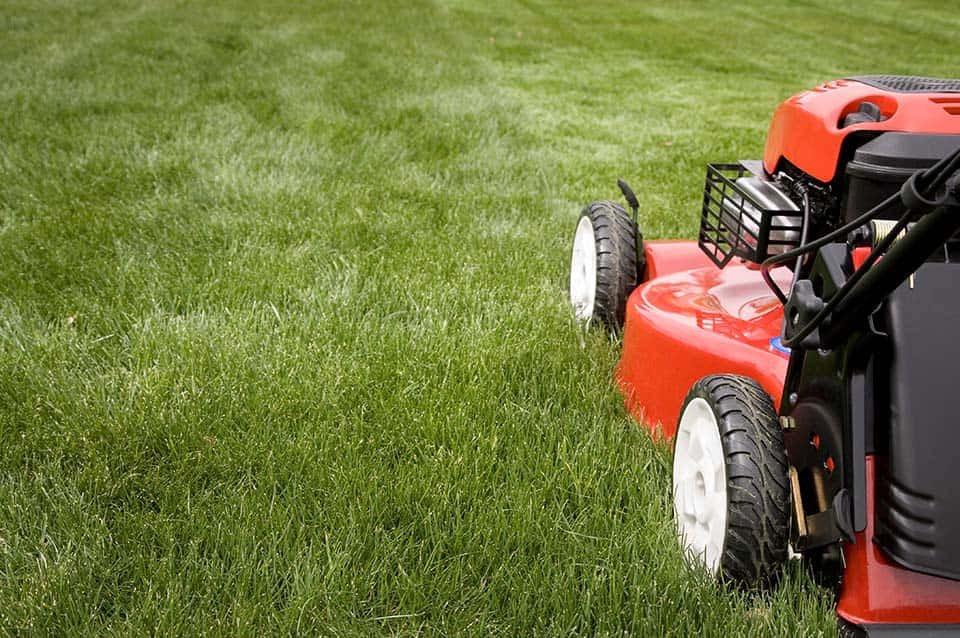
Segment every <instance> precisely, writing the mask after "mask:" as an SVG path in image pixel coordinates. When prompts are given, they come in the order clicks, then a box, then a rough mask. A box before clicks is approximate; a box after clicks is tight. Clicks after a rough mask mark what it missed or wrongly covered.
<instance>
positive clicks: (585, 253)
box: [570, 201, 638, 332]
mask: <svg viewBox="0 0 960 638" xmlns="http://www.w3.org/2000/svg"><path fill="white" fill-rule="evenodd" d="M637 250H638V247H637V229H636V226H635V225H634V223H633V219H631V217H630V215H628V214H627V211H625V210H624V209H623V207H622V206H620V204H617V203H616V202H610V201H600V202H593V203H592V204H589V205H588V206H587V207H586V208H584V209H583V212H582V213H581V214H580V220H579V221H578V222H577V230H576V233H575V234H574V237H573V255H572V256H571V258H570V303H571V304H573V310H574V313H575V314H576V316H577V319H579V320H581V321H589V320H592V319H599V320H600V321H601V322H603V324H604V325H606V326H607V327H608V328H609V329H610V330H612V331H614V332H617V331H619V330H620V329H621V328H622V327H623V320H624V316H625V314H626V308H627V297H629V296H630V293H631V292H633V289H634V288H636V287H637Z"/></svg>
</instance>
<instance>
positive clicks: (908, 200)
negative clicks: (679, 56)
mask: <svg viewBox="0 0 960 638" xmlns="http://www.w3.org/2000/svg"><path fill="white" fill-rule="evenodd" d="M621 188H622V189H623V190H624V194H625V196H626V197H627V200H628V202H629V203H630V204H631V207H633V208H634V218H633V226H632V229H633V231H632V232H633V235H629V234H620V235H617V234H616V233H613V234H612V235H611V234H610V232H609V230H608V229H609V228H610V227H613V225H612V224H610V225H605V224H607V222H608V221H610V216H611V215H613V216H615V217H617V219H618V220H619V222H620V224H621V226H622V225H623V224H625V223H626V222H625V221H624V220H625V219H629V215H627V214H626V212H625V211H624V209H623V208H621V207H619V205H615V204H612V203H607V204H606V208H605V209H603V210H604V211H606V212H603V211H601V212H599V213H598V210H600V209H598V208H596V207H594V208H592V209H591V208H589V207H588V211H592V213H591V214H592V216H590V215H588V213H587V211H585V213H584V215H585V217H582V218H581V222H580V225H579V226H578V240H579V241H580V244H579V245H580V246H581V247H582V246H585V245H588V241H587V235H588V234H589V233H590V232H594V233H595V235H591V237H594V239H595V240H596V241H595V244H596V251H595V253H590V254H588V255H587V258H586V261H587V263H588V265H591V264H590V260H591V259H594V258H595V262H594V263H592V266H593V267H595V274H594V275H593V276H595V277H596V289H595V290H594V293H593V296H591V289H590V286H586V287H584V286H582V285H579V284H577V282H576V281H575V279H576V278H577V277H578V276H579V275H578V274H577V273H581V274H583V273H587V271H590V268H589V267H581V266H580V265H578V264H579V262H578V260H577V255H576V251H575V255H574V260H573V263H572V269H571V298H572V300H573V301H574V304H575V306H577V308H578V311H577V314H578V316H580V317H581V318H590V317H597V318H599V319H601V320H603V321H604V322H605V323H607V324H608V325H611V326H614V327H618V326H620V325H622V326H623V354H622V358H621V360H620V362H619V364H618V366H617V369H616V378H617V381H618V384H619V387H620V388H621V390H622V393H623V395H624V400H625V405H626V409H627V410H628V412H629V413H630V414H631V415H633V416H634V417H636V418H637V420H638V421H640V422H641V423H643V424H644V425H645V426H646V427H647V428H649V429H650V430H651V432H652V433H653V434H654V435H655V436H657V437H663V438H665V439H667V440H673V439H674V437H677V441H676V444H675V448H676V449H675V457H674V458H675V462H674V498H675V511H676V516H677V519H678V530H679V532H678V533H679V534H680V540H681V543H682V544H683V545H684V547H685V548H686V549H687V551H688V555H689V554H690V547H695V548H696V549H697V551H698V552H700V551H701V550H702V556H701V557H700V559H701V562H705V563H706V565H707V567H708V569H710V570H711V571H712V572H713V573H715V574H717V575H725V576H730V577H732V578H733V579H735V580H741V581H750V580H751V579H753V578H755V577H756V578H762V576H763V575H764V574H765V573H767V572H766V571H764V570H765V568H766V567H767V566H766V565H761V564H760V562H762V561H763V560H764V559H763V558H762V557H759V558H758V556H759V555H758V554H756V550H751V549H749V548H747V549H738V547H739V546H738V545H736V543H735V542H734V540H735V539H733V540H732V538H733V537H732V536H731V535H730V534H731V533H730V529H732V528H731V527H730V525H739V524H743V522H744V521H745V520H746V521H747V522H748V523H749V522H750V519H749V516H750V515H751V514H750V513H749V512H748V513H747V514H746V516H747V519H744V518H743V517H744V516H745V514H744V511H743V510H742V507H741V505H740V504H739V500H738V499H741V498H747V497H746V496H743V495H745V494H748V493H750V494H752V495H751V496H750V498H752V499H754V502H755V503H759V504H760V505H757V506H756V508H757V509H762V510H763V513H762V516H760V517H759V518H757V519H756V520H755V521H753V523H750V524H751V525H755V526H758V527H762V528H764V529H765V528H766V527H768V526H770V529H774V527H776V526H777V525H781V526H783V525H786V526H788V527H789V542H790V545H791V547H792V548H793V549H794V550H797V551H799V552H800V553H801V554H802V555H804V556H805V557H807V558H809V559H810V560H811V561H812V562H814V563H816V564H823V563H825V562H827V563H829V562H831V561H833V562H834V563H835V564H836V565H837V566H838V568H839V569H840V571H841V572H842V576H841V579H840V587H839V596H838V604H837V613H838V615H839V617H840V624H841V633H842V635H883V636H888V635H928V633H929V632H933V633H935V634H936V635H938V636H939V635H954V632H956V634H957V635H960V498H958V497H957V496H956V495H955V494H954V490H953V483H954V481H955V479H954V475H953V473H952V469H953V461H954V459H955V458H956V455H955V452H954V450H956V448H957V446H958V443H960V430H958V429H957V427H956V424H955V423H954V421H955V420H956V416H955V414H954V413H955V410H954V409H953V408H952V407H950V406H951V405H952V404H951V403H950V401H949V399H950V398H951V397H950V388H952V380H951V377H950V372H949V371H950V367H949V366H948V365H945V364H944V363H943V362H944V361H949V363H950V365H952V364H953V363H954V359H955V358H960V345H954V343H955V342H957V340H956V339H955V338H953V337H954V332H955V329H956V325H957V323H958V322H960V294H958V293H960V242H958V241H957V237H958V236H960V81H958V80H939V79H933V78H916V77H900V76H864V77H857V78H850V79H843V80H837V81H833V82H828V83H826V84H823V85H821V86H819V87H817V88H814V89H812V90H809V91H804V92H802V93H799V94H797V95H795V96H793V97H791V98H790V99H788V100H786V101H785V102H784V103H783V104H782V105H781V106H780V107H779V108H778V109H777V111H776V113H775V114H774V117H773V121H772V123H771V126H770V131H769V135H768V138H767V143H766V147H765V152H764V158H763V160H762V162H746V161H744V162H740V163H738V164H726V165H711V167H710V168H709V169H708V174H707V182H706V186H705V189H704V206H703V210H702V213H701V229H700V237H699V241H696V242H694V241H648V242H644V241H643V239H642V237H641V235H640V233H639V228H638V227H637V226H636V200H635V197H634V196H633V194H632V192H631V191H630V190H629V187H626V185H625V184H622V185H621ZM604 215H606V217H605V216H604ZM584 219H587V221H584ZM588 227H589V228H588ZM605 229H607V230H605ZM581 231H583V233H582V234H581ZM631 241H632V242H635V246H636V248H637V252H636V254H635V255H633V256H631V255H628V254H626V253H627V252H628V251H627V249H626V248H625V246H629V243H630V242H631ZM588 253H589V251H588ZM633 257H635V259H633ZM630 260H633V261H630ZM628 262H629V263H631V264H633V265H634V266H635V267H636V270H635V271H633V272H632V271H631V270H630V268H628V267H625V266H624V263H628ZM611 273H613V274H611ZM585 276H590V274H589V273H587V274H586V275H585ZM581 283H582V282H581ZM575 284H576V285H575ZM634 286H635V287H634ZM575 288H577V290H581V291H582V290H585V291H586V292H584V293H583V294H582V295H580V296H579V297H577V296H576V295H575V294H574V289H575ZM620 293H623V294H622V295H621V294H620ZM618 295H619V296H618ZM621 298H622V299H621ZM618 299H621V306H619V307H618V306H617V302H618ZM711 379H712V380H714V381H715V382H714V383H713V386H711V385H710V383H704V381H705V380H706V381H710V380H711ZM738 379H744V380H746V381H744V382H740V381H738ZM747 381H749V383H748V382H747ZM751 384H753V385H751ZM710 388H719V389H718V390H712V389H710ZM738 388H740V389H738ZM734 390H736V392H734ZM711 392H712V393H713V394H711ZM763 392H765V394H766V395H768V396H769V399H768V400H770V401H772V408H763V406H762V405H760V404H762V403H763V401H762V400H760V398H759V397H760V394H762V393H763ZM724 393H727V394H724ZM738 393H739V394H738ZM727 395H729V396H727ZM733 395H737V396H733ZM731 397H733V398H731ZM738 397H739V398H738ZM734 399H736V401H735V400H734ZM754 404H755V405H759V406H760V407H759V408H758V409H759V412H757V414H756V415H751V414H748V413H747V412H748V411H749V409H752V408H750V406H751V405H754ZM724 406H726V407H724ZM731 406H732V407H731ZM711 410H712V411H711ZM771 410H772V411H771ZM691 414H693V415H694V416H690V415H691ZM729 414H733V417H730V416H729ZM697 415H700V416H697ZM704 415H705V416H704ZM747 417H749V418H747ZM745 418H746V419H747V420H746V421H743V419H745ZM697 419H699V421H698V420H697ZM731 419H733V420H732V421H731ZM737 419H741V421H742V422H743V423H746V425H745V426H744V427H745V428H746V430H750V431H754V430H755V431H756V432H758V433H759V434H757V435H756V436H757V437H759V438H758V439H757V440H756V441H753V440H751V439H750V436H754V435H750V436H747V438H745V439H742V440H741V439H737V438H736V437H742V436H744V434H738V432H739V430H738V426H737V425H736V424H737V423H740V422H741V421H737ZM748 421H749V423H748ZM691 423H692V425H691ZM704 424H707V426H710V427H713V426H716V428H719V436H716V437H714V435H712V434H710V433H709V432H708V431H707V430H709V429H710V427H706V429H705V427H704ZM711 424H712V425H711ZM731 424H732V425H731ZM747 426H749V427H747ZM751 428H753V430H751ZM742 429H743V428H740V430H742ZM747 434H749V432H748V433H747ZM681 438H682V439H683V440H682V441H681ZM713 441H716V443H713ZM730 441H734V443H735V444H734V445H733V446H732V447H731V444H730ZM769 441H774V443H772V444H771V443H770V442H769ZM711 446H714V447H715V449H714V448H711ZM716 446H721V447H716ZM737 446H740V447H737ZM751 446H753V447H751ZM764 446H766V449H767V451H766V452H763V451H762V450H763V448H764ZM681 447H683V449H684V451H682V452H681V451H678V450H679V448H681ZM778 450H779V451H778ZM783 452H785V453H786V456H785V457H781V456H778V455H782V454H783ZM768 453H769V454H768ZM711 454H715V455H719V456H717V458H719V459H721V461H714V464H713V465H710V464H709V463H706V461H704V463H706V465H698V466H697V467H695V468H693V469H690V471H687V470H685V469H684V468H682V467H681V468H679V469H678V465H677V464H678V462H679V461H678V460H677V459H679V458H681V457H682V458H683V459H691V458H692V459H697V458H698V456H702V457H703V458H707V457H709V456H710V455H711ZM770 454H772V455H773V457H776V458H773V460H772V461H771V460H770V458H771V457H770V456H769V455H770ZM683 455H687V456H683ZM740 455H746V457H749V458H750V459H753V461H752V462H753V463H754V464H755V465H758V466H761V465H762V468H763V471H761V472H758V473H754V474H750V473H749V472H746V470H744V472H746V474H743V473H742V472H741V469H738V468H742V467H744V466H743V465H741V464H739V463H741V460H742V459H740ZM751 455H753V456H751ZM778 459H781V460H778ZM684 463H690V461H689V460H684ZM698 468H699V469H698ZM704 468H706V469H704ZM685 472H686V474H684V473H685ZM764 472H767V473H771V474H774V475H776V474H777V473H778V472H779V473H780V474H779V477H780V478H779V479H776V480H774V481H773V483H772V484H773V488H772V489H773V491H772V492H768V491H765V490H767V489H768V488H767V487H764V481H766V479H765V478H764V477H763V476H762V474H763V473H764ZM748 475H749V476H748ZM678 476H679V477H680V478H679V479H678ZM684 476H686V477H687V478H684ZM691 477H692V478H691ZM744 477H746V478H749V479H750V480H749V481H747V482H743V480H742V479H744ZM721 479H722V480H724V481H726V491H723V495H724V498H725V499H726V510H725V515H724V516H725V517H723V516H722V517H719V519H717V517H716V515H715V514H705V513H704V512H706V511H708V510H710V509H711V507H713V509H716V507H717V505H718V503H722V502H723V499H720V497H719V496H717V495H719V494H721V491H717V492H711V491H710V490H711V489H712V488H711V487H710V486H712V485H714V484H716V483H717V481H720V480H721ZM678 481H679V482H678ZM737 481H740V482H739V483H738V482H737ZM781 482H782V483H783V485H778V484H779V483H781ZM705 486H706V487H705ZM750 490H755V491H756V493H753V492H750ZM778 490H779V491H778ZM783 490H786V491H783ZM736 495H740V496H736ZM715 497H716V498H715ZM772 497H775V498H772ZM711 499H713V501H711ZM718 499H719V500H718ZM771 500H774V501H779V502H776V503H772V504H770V505H769V506H768V505H767V504H766V503H767V502H768V501H771ZM711 502H712V506H711ZM738 507H739V508H741V509H737V508H738ZM783 512H788V514H784V513H783ZM711 516H713V517H714V518H711ZM784 516H786V517H787V520H784V518H783V517H784ZM778 517H779V518H778ZM701 519H703V520H701ZM714 519H717V520H721V521H722V525H719V527H724V529H725V532H724V533H725V534H726V536H722V535H718V534H719V533H718V532H717V529H718V525H714V523H715V522H716V520H714ZM774 519H777V520H774ZM774 523H775V524H774ZM777 529H778V530H780V531H777V530H774V532H776V533H773V532H771V534H767V535H763V536H762V538H760V537H758V538H760V541H758V543H756V544H758V545H763V543H767V542H770V539H773V542H774V544H778V543H779V542H780V541H784V540H785V539H786V536H785V535H784V534H785V533H786V530H787V528H786V527H779V528H777ZM700 534H702V535H703V537H704V538H703V539H701V541H698V542H699V543H700V544H697V543H696V542H693V541H691V540H690V538H689V536H690V535H693V536H696V535H700ZM717 538H722V542H720V543H716V542H715V540H716V539H717ZM751 551H753V552H754V553H751ZM737 552H741V553H742V554H743V555H741V556H737V555H732V554H736V553H737ZM761 553H762V552H761ZM774 553H775V554H776V555H777V556H779V557H780V558H784V557H785V556H786V547H784V548H783V550H782V551H781V550H780V549H777V551H776V552H774ZM780 558H778V560H780ZM744 561H747V562H750V561H753V562H752V563H751V564H750V566H749V568H741V567H738V566H737V565H739V564H740V563H742V562H744ZM757 561H760V562H757ZM747 584H755V583H750V582H747ZM843 632H847V633H843Z"/></svg>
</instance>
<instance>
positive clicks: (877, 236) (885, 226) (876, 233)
mask: <svg viewBox="0 0 960 638" xmlns="http://www.w3.org/2000/svg"><path fill="white" fill-rule="evenodd" d="M896 225H897V222H896V220H893V219H874V220H871V222H870V230H871V231H872V233H871V234H872V235H873V241H872V242H871V243H872V244H873V247H874V248H876V247H877V244H879V243H880V242H882V241H883V238H884V237H886V236H887V235H889V234H890V231H891V230H893V227H894V226H896ZM906 232H907V231H906V230H901V231H900V234H899V235H897V238H896V239H895V240H894V243H896V242H898V241H900V240H901V239H903V236H904V234H906Z"/></svg>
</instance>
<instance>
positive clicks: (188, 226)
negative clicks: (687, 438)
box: [0, 0, 960, 636]
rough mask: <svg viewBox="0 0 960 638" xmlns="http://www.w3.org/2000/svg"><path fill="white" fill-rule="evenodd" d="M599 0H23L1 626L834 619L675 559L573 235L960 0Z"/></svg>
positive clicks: (674, 193) (759, 140) (17, 21)
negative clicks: (576, 316)
mask: <svg viewBox="0 0 960 638" xmlns="http://www.w3.org/2000/svg"><path fill="white" fill-rule="evenodd" d="M577 4H579V3H545V2H540V1H538V0H528V1H526V2H516V3H514V2H507V1H502V2H466V1H463V0H449V1H444V0H436V1H435V2H432V3H431V2H426V1H413V2H404V3H388V2H382V3H361V2H342V3H335V2H321V3H315V4H312V5H309V6H305V3H289V4H283V3H270V4H268V3H259V4H255V3H248V4H246V5H243V4H240V3H236V4H226V3H223V4H218V3H184V2H179V3H177V2H142V3H140V2H138V3H134V2H116V1H113V2H89V3H73V2H60V3H57V2H44V3H39V2H27V1H22V2H16V1H15V2H12V3H11V2H8V3H5V4H4V5H3V7H2V8H0V77H2V78H3V80H2V82H0V109H2V113H3V117H2V118H0V634H9V635H69V636H80V635H97V636H99V635H143V634H150V633H152V634H158V635H169V634H182V635H201V634H203V635H229V636H234V635H246V636H259V635H266V634H287V635H291V634H322V635H331V636H353V635H367V634H385V635H421V634H422V635H464V634H465V635H481V636H486V635H504V636H515V635H544V636H553V635H581V636H594V635H623V634H624V633H627V634H636V635H649V636H664V635H674V636H685V635H690V634H702V635H712V636H734V635H737V636H739V635H750V636H754V635H757V636H759V635H770V636H783V635H819V634H823V635H829V634H831V633H832V632H833V631H834V620H833V617H832V614H833V612H832V595H831V593H830V592H828V591H825V590H822V589H820V588H818V587H817V586H816V585H815V584H813V582H812V581H811V580H810V579H809V578H808V577H807V575H806V574H805V573H804V572H803V570H802V569H801V568H800V567H798V566H796V565H794V566H792V567H791V569H790V570H789V571H788V573H787V575H786V577H785V578H784V580H783V583H782V584H781V586H780V587H779V588H777V589H776V590H774V591H772V592H768V593H765V594H744V593H737V592H733V591H729V590H727V589H724V588H722V587H718V586H716V585H714V584H712V583H710V582H709V581H708V580H706V579H704V578H700V577H698V576H696V575H694V574H691V573H689V572H688V571H687V570H685V569H684V568H683V567H682V563H681V559H680V555H679V552H678V550H677V548H676V547H675V541H674V538H673V531H672V523H671V520H670V504H669V501H668V484H669V453H668V452H667V450H666V449H664V448H662V447H658V446H657V445H655V444H654V443H652V442H651V441H650V439H649V437H648V436H647V435H645V434H644V433H643V432H642V431H641V430H640V429H639V428H638V427H637V426H636V424H635V423H633V422H632V421H630V420H629V419H628V418H627V417H626V416H625V415H624V413H623V409H622V404H621V400H620V398H619V396H618V394H617V392H616V391H615V389H614V388H613V386H612V383H611V378H612V369H613V366H614V363H615V362H616V359H617V356H618V344H617V343H616V342H615V341H613V340H611V339H609V338H607V337H606V336H605V335H604V334H602V333H601V332H600V331H589V332H584V331H582V330H581V329H579V328H578V327H577V326H576V325H575V324H574V322H573V321H572V319H571V312H570V310H569V308H568V307H567V303H566V300H565V295H566V291H565V286H566V284H565V280H566V276H567V272H566V269H567V259H568V249H569V243H570V240H571V234H572V229H573V225H574V222H575V219H576V215H577V213H578V212H579V209H580V208H581V206H582V205H583V204H584V203H586V202H587V201H588V200H591V199H601V198H610V197H614V196H615V195H616V187H615V180H616V178H617V177H621V176H622V177H625V178H627V179H628V180H629V181H630V182H631V183H632V185H633V186H634V188H635V190H636V191H637V192H638V194H639V196H640V198H641V200H642V204H643V212H642V225H643V227H644V230H645V232H646V234H647V236H648V237H660V238H667V237H692V236H693V233H694V231H695V228H696V223H697V200H698V197H699V193H700V189H701V188H702V179H703V165H704V164H705V163H706V162H707V161H719V160H732V159H738V158H748V157H758V156H759V155H760V153H761V150H762V145H763V140H764V135H765V132H766V127H767V123H768V121H769V117H770V114H771V112H772V110H773V108H774V107H775V106H776V105H777V103H778V102H779V101H781V100H782V99H784V98H786V97H787V96H789V95H790V94H791V93H793V92H796V91H797V90H800V89H803V88H806V87H808V86H811V85H813V84H814V83H817V82H821V81H824V80H828V79H832V78H834V77H842V76H844V75H849V74H853V73H869V72H875V73H876V72H890V73H898V72H902V73H913V74H925V75H943V76H951V75H954V74H955V73H956V72H955V60H956V32H957V27H958V22H960V18H958V17H957V16H956V15H955V14H954V13H953V12H950V11H949V9H947V8H943V9H941V8H939V6H940V4H939V3H934V2H929V3H926V4H920V3H912V4H911V8H910V10H906V9H905V8H904V7H903V6H900V5H899V4H898V3H895V2H882V1H881V2H878V3H874V4H873V5H872V6H871V8H870V9H869V10H868V11H861V10H855V9H853V8H852V6H851V7H850V8H847V5H843V6H839V5H836V4H835V3H832V2H826V1H825V0H824V1H812V2H805V3H803V4H802V5H801V4H799V3H784V4H779V3H770V2H759V1H756V2H753V1H751V2H737V3H732V4H730V3H709V4H708V3H699V2H684V3H669V4H666V3H664V4H663V5H661V6H651V7H647V6H642V5H641V4H640V3H625V2H624V3H619V2H590V3H583V4H584V5H585V6H581V7H577V6H576V5H577ZM650 373H651V374H656V370H651V371H650Z"/></svg>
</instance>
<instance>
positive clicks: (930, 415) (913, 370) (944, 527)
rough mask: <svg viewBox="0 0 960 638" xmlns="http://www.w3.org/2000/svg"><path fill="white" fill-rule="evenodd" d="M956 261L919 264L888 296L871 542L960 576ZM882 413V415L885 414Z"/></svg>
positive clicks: (912, 564) (906, 560) (933, 570)
mask: <svg viewBox="0 0 960 638" xmlns="http://www.w3.org/2000/svg"><path fill="white" fill-rule="evenodd" d="M958 282H960V264H950V263H929V262H928V263H926V264H924V265H923V266H922V267H921V268H920V269H919V270H918V271H917V272H916V274H915V275H914V276H913V277H911V278H910V280H908V281H907V282H905V283H904V284H902V285H901V286H900V287H899V288H898V289H897V290H896V291H894V293H893V294H892V295H890V297H889V298H888V300H887V302H886V304H885V308H884V310H883V315H884V318H885V323H886V326H885V329H886V331H887V332H888V333H889V336H890V339H889V347H890V351H889V352H890V355H889V356H890V362H889V363H890V369H889V393H890V399H889V405H890V410H889V418H888V419H879V420H878V423H877V426H878V428H883V427H884V425H886V427H887V428H888V430H889V431H887V432H881V431H878V432H876V445H877V448H878V449H877V474H876V477H877V481H876V508H875V522H876V528H875V529H876V531H875V541H876V542H877V543H878V544H879V545H880V546H881V548H883V549H884V550H885V551H886V553H887V554H888V555H889V556H890V557H891V558H893V559H894V560H895V561H897V562H898V563H901V564H902V565H904V566H906V567H909V568H911V569H915V570H917V571H921V572H926V573H928V574H934V575H937V576H945V577H948V578H954V579H960V483H958V480H957V476H958V474H957V472H958V471H960V445H958V444H960V410H958V405H960V375H957V372H956V371H955V367H956V366H957V364H958V362H960V339H958V338H957V330H958V327H960V296H958V295H957V294H956V290H957V284H958ZM884 422H886V423H884Z"/></svg>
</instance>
